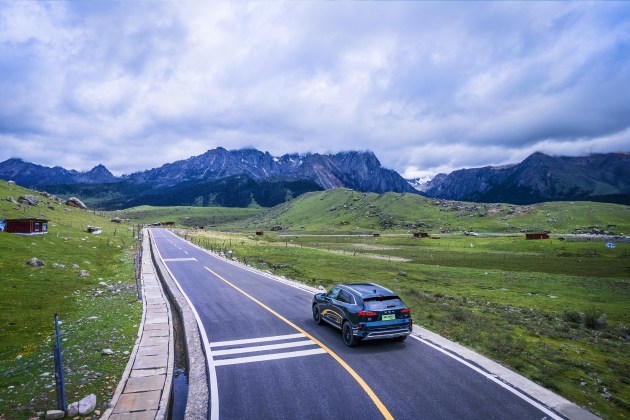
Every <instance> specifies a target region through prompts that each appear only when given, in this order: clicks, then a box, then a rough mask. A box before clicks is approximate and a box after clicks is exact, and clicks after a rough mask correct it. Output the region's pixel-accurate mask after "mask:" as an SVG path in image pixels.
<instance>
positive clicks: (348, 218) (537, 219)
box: [226, 189, 630, 235]
mask: <svg viewBox="0 0 630 420" xmlns="http://www.w3.org/2000/svg"><path fill="white" fill-rule="evenodd" d="M274 226H280V227H282V228H283V229H284V230H289V231H299V230H305V231H309V232H332V231H341V232H357V233H359V232H374V231H389V232H400V233H402V232H408V231H426V232H429V233H440V232H444V231H453V232H461V231H476V232H477V231H478V232H485V233H516V232H520V231H523V230H529V231H535V230H541V231H549V232H552V233H582V232H590V231H592V230H593V229H600V230H602V231H609V232H610V233H612V234H617V235H622V234H623V233H624V232H625V233H626V234H629V235H630V207H628V206H624V205H619V204H607V203H593V202H550V203H543V204H533V205H527V206H516V205H511V204H486V203H468V202H458V201H446V200H435V199H429V198H426V197H423V196H420V195H416V194H398V193H387V194H367V193H359V192H355V191H351V190H347V189H335V190H328V191H322V192H314V193H307V194H304V195H302V196H300V197H298V198H296V199H294V200H291V201H289V202H287V203H284V204H281V205H279V206H276V207H274V208H272V209H269V210H268V211H265V212H261V213H260V214H259V215H257V216H255V217H252V218H251V219H246V220H242V221H238V222H235V223H231V224H228V225H227V226H226V227H228V228H233V229H239V230H247V229H254V230H258V229H265V228H271V227H274Z"/></svg>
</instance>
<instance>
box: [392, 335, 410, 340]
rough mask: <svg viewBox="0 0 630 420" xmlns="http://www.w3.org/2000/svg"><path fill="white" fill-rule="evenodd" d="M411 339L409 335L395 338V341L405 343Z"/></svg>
mask: <svg viewBox="0 0 630 420" xmlns="http://www.w3.org/2000/svg"><path fill="white" fill-rule="evenodd" d="M407 337H409V336H408V335H401V336H400V337H396V338H394V341H405V340H406V339H407Z"/></svg>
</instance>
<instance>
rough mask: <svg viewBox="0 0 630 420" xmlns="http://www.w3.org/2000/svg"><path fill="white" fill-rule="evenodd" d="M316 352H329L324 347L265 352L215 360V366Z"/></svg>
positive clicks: (299, 355) (314, 353) (277, 358)
mask: <svg viewBox="0 0 630 420" xmlns="http://www.w3.org/2000/svg"><path fill="white" fill-rule="evenodd" d="M313 344H314V343H313ZM316 354H327V353H326V350H324V349H322V348H317V349H312V350H301V351H291V352H286V353H275V354H264V355H260V356H248V357H239V358H236V359H225V360H215V361H214V365H215V366H227V365H237V364H241V363H252V362H263V361H267V360H279V359H288V358H291V357H302V356H312V355H316Z"/></svg>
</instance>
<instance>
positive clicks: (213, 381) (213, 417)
mask: <svg viewBox="0 0 630 420" xmlns="http://www.w3.org/2000/svg"><path fill="white" fill-rule="evenodd" d="M167 232H169V233H170V234H171V235H173V236H175V234H174V233H173V232H171V231H170V230H169V231H167ZM155 250H156V251H157V254H158V257H159V258H160V259H161V260H162V261H164V258H162V254H161V253H160V250H159V248H158V247H157V243H156V246H155ZM164 265H165V267H166V271H168V273H169V274H170V275H171V278H172V279H173V281H174V282H175V284H176V285H177V288H178V289H179V291H180V292H182V294H183V295H184V299H186V302H188V306H190V309H191V310H192V313H193V315H194V316H195V319H196V320H197V326H198V327H199V332H200V333H201V340H202V341H203V347H204V351H205V353H206V363H207V364H208V374H209V376H210V420H218V419H219V384H218V382H217V370H216V368H215V366H216V365H215V363H214V360H213V359H212V350H211V349H210V343H209V342H208V335H207V334H206V329H205V328H204V326H203V322H201V318H199V314H198V313H197V309H195V306H194V305H193V304H192V302H191V301H190V298H189V297H188V295H187V294H186V292H184V289H183V288H182V286H181V285H180V284H179V282H178V281H177V278H175V276H174V275H173V273H172V272H171V269H170V268H168V266H167V265H166V264H164Z"/></svg>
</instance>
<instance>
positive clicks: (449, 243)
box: [187, 190, 630, 418]
mask: <svg viewBox="0 0 630 420" xmlns="http://www.w3.org/2000/svg"><path fill="white" fill-rule="evenodd" d="M333 198H334V199H333ZM300 199H303V200H302V201H299V200H300ZM334 200H340V203H341V204H339V203H337V204H336V205H335V204H334ZM344 200H345V201H344ZM362 200H366V201H362ZM378 202H380V203H379V204H375V203H378ZM352 203H354V204H352ZM370 203H372V204H373V205H374V206H375V207H372V209H373V211H374V212H376V213H378V214H379V216H378V217H376V216H375V217H374V219H375V220H378V223H376V224H375V223H374V222H375V220H373V219H372V217H371V216H366V213H367V211H368V210H366V208H365V207H364V208H363V209H359V207H361V206H368V207H369V205H370ZM436 203H437V204H436ZM296 204H297V205H296ZM344 206H347V208H344ZM485 206H486V205H478V204H471V203H453V202H435V201H433V200H427V199H424V198H422V197H416V196H412V195H400V194H398V195H389V194H385V195H382V196H376V195H371V194H368V195H364V194H359V193H353V192H348V191H343V190H338V191H326V192H322V193H316V194H306V195H305V197H304V196H303V197H300V198H298V199H296V200H294V203H293V205H287V204H285V205H281V206H278V207H276V208H274V209H271V210H269V211H267V212H262V213H260V214H258V215H256V216H254V217H252V218H250V219H243V220H239V221H236V222H231V223H228V224H226V225H224V227H227V228H229V229H230V231H225V232H219V231H215V230H207V229H206V230H188V231H187V237H188V238H192V240H193V241H195V242H196V243H198V244H199V245H202V246H205V247H207V248H209V249H212V250H214V251H218V252H227V251H228V250H229V251H232V252H233V254H231V255H234V256H235V257H236V258H238V259H239V260H241V261H243V262H246V263H247V264H250V265H252V266H256V267H258V268H260V269H263V270H269V271H272V272H274V273H276V274H279V275H283V276H286V277H287V278H292V279H295V280H298V281H302V282H304V283H307V284H310V285H313V286H319V285H322V286H324V287H326V288H330V287H331V286H332V285H334V284H336V283H339V282H352V281H374V282H377V283H380V284H382V285H384V286H386V287H389V288H391V289H393V290H395V291H397V292H398V293H400V294H401V296H402V297H403V299H404V300H405V301H406V302H407V303H408V304H409V305H410V306H411V307H412V308H413V316H414V321H416V322H417V323H418V324H420V325H422V326H424V327H426V328H428V329H430V330H432V331H435V332H437V333H439V334H442V335H444V336H446V337H448V338H450V339H452V340H454V341H457V342H459V343H461V344H464V345H466V346H468V347H470V348H472V349H475V350H476V351H479V352H481V353H483V354H485V355H487V356H489V357H491V358H492V359H494V360H496V361H498V362H500V363H502V364H504V365H506V366H508V367H510V368H512V369H514V370H516V371H518V372H519V373H521V374H523V375H525V376H527V377H529V378H531V379H533V380H534V381H536V382H538V383H539V384H541V385H543V386H545V387H547V388H549V389H551V390H554V391H555V392H558V393H559V394H561V395H563V396H565V397H566V398H568V399H569V400H571V401H574V402H576V403H578V404H580V405H581V406H583V407H585V408H586V409H588V410H590V411H592V412H593V413H595V414H598V415H600V416H603V417H605V418H626V417H629V416H630V379H629V376H628V372H630V357H629V354H630V345H629V342H630V313H629V312H628V307H629V304H630V281H629V280H628V279H629V278H630V243H626V242H623V241H620V240H617V241H615V243H616V245H617V246H616V248H614V249H609V248H606V246H605V242H604V241H603V239H600V238H598V237H596V236H587V237H579V236H573V235H571V234H573V233H579V232H589V231H591V230H592V229H600V230H609V231H610V232H611V233H615V234H617V235H621V234H622V233H623V232H624V231H626V232H630V226H629V225H630V217H629V215H630V213H629V212H628V207H626V206H618V205H608V204H600V203H573V204H569V203H547V204H541V205H535V206H525V207H521V206H509V205H497V206H494V205H487V207H485ZM332 207H335V209H334V210H331V208H332ZM340 207H341V209H339V208H340ZM353 207H355V208H353ZM460 207H468V209H469V210H466V209H465V208H464V209H463V210H462V209H461V208H460ZM482 207H484V208H482ZM479 212H482V213H483V215H479V214H478V213H479ZM396 214H398V216H396ZM437 218H439V221H437ZM506 219H507V220H506ZM382 220H393V221H394V222H393V224H390V225H389V226H390V227H389V228H383V227H382ZM541 220H542V221H541ZM548 220H552V221H554V222H548ZM464 221H465V222H464ZM342 222H344V223H342ZM409 223H412V224H415V225H416V226H415V227H413V228H410V227H409V226H408V224H409ZM547 223H549V226H547V225H546V224H547ZM421 224H422V226H420V225H421ZM274 226H281V227H282V228H283V230H282V231H280V232H269V229H270V228H271V227H274ZM543 226H545V227H546V229H543ZM458 229H461V230H469V231H473V230H474V231H475V232H479V236H465V235H463V234H462V232H461V231H459V230H458ZM256 230H264V231H265V232H264V235H263V236H256V235H255V234H254V231H256ZM420 230H423V231H428V232H429V233H431V234H432V236H435V237H439V239H430V238H426V239H424V238H423V239H416V238H413V237H412V235H411V234H410V232H413V231H420ZM443 230H450V231H451V232H452V233H448V234H445V233H440V232H441V231H443ZM521 230H547V231H552V232H554V233H553V234H552V235H551V239H549V240H534V241H532V240H526V239H525V237H524V235H523V234H522V233H518V232H520V231H521ZM362 232H363V233H367V232H379V234H380V236H378V237H374V236H373V235H371V234H370V235H358V234H357V233H362ZM402 232H405V233H402ZM497 233H499V235H497ZM561 237H562V238H564V240H561V239H560V238H561ZM608 240H610V239H608Z"/></svg>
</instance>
